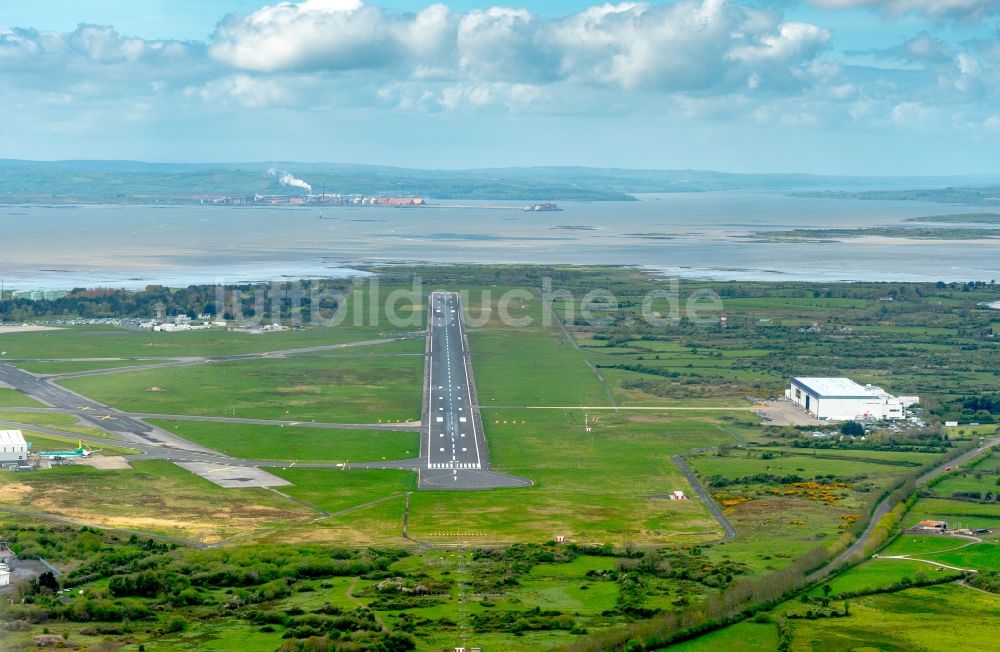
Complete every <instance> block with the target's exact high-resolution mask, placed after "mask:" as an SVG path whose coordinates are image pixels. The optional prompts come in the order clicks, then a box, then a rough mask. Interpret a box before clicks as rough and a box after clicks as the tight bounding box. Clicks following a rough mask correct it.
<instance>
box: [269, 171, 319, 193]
mask: <svg viewBox="0 0 1000 652" xmlns="http://www.w3.org/2000/svg"><path fill="white" fill-rule="evenodd" d="M267 176H269V177H278V183H280V184H281V185H283V186H292V187H293V188H302V189H303V190H307V191H309V192H312V189H313V187H312V186H311V185H309V184H308V183H306V182H305V181H303V180H302V179H297V178H295V177H294V176H292V173H291V172H285V171H284V170H275V169H274V168H271V169H270V170H268V171H267Z"/></svg>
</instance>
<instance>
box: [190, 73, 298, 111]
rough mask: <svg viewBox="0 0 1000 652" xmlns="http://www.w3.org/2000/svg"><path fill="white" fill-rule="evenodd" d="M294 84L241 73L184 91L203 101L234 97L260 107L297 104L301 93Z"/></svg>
mask: <svg viewBox="0 0 1000 652" xmlns="http://www.w3.org/2000/svg"><path fill="white" fill-rule="evenodd" d="M300 85H301V84H300ZM295 86H296V85H295V84H293V83H290V81H289V80H278V79H268V78H260V77H252V76H250V75H245V74H240V75H231V76H228V77H222V78H219V79H214V80H212V81H210V82H207V83H206V84H204V85H202V86H199V87H194V86H191V87H188V88H186V89H184V93H185V95H187V96H189V97H192V96H194V97H198V98H200V99H202V100H204V101H205V102H218V101H219V100H233V101H235V102H238V103H239V104H242V105H243V106H246V107H250V108H263V107H272V106H293V105H294V104H296V103H297V102H298V101H299V100H300V99H301V96H300V92H299V90H298V89H297V88H295Z"/></svg>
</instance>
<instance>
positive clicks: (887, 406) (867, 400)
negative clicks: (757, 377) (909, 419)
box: [785, 378, 920, 421]
mask: <svg viewBox="0 0 1000 652" xmlns="http://www.w3.org/2000/svg"><path fill="white" fill-rule="evenodd" d="M785 396H786V398H788V399H790V400H791V401H793V402H795V403H797V404H798V405H801V406H802V407H803V408H805V409H806V411H807V412H811V413H812V414H814V415H815V416H816V418H817V419H830V420H832V421H847V420H849V419H902V418H903V417H904V416H906V408H907V407H909V406H910V405H913V404H914V403H919V402H920V399H919V397H917V396H901V397H899V398H897V397H895V396H893V395H892V394H890V393H889V392H887V391H885V390H884V389H882V388H881V387H876V386H875V385H859V384H858V383H856V382H854V381H853V380H851V379H850V378H792V384H791V387H789V388H788V389H787V390H785Z"/></svg>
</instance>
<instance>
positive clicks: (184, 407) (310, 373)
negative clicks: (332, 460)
mask: <svg viewBox="0 0 1000 652" xmlns="http://www.w3.org/2000/svg"><path fill="white" fill-rule="evenodd" d="M422 374H423V358H421V357H419V356H392V357H378V358H375V357H372V358H355V357H345V358H330V359H326V358H313V357H294V358H287V359H280V358H273V359H268V358H261V359H260V360H246V361H238V362H219V363H210V364H203V365H195V366H184V367H169V368H164V369H153V370H148V371H131V372H127V373H120V374H111V375H105V376H91V377H86V378H72V379H67V380H65V381H63V383H62V384H63V385H64V386H66V387H68V388H69V389H72V390H73V391H76V392H80V393H81V394H84V395H86V396H90V397H92V398H94V399H96V400H98V401H101V402H103V403H106V404H109V405H112V406H114V407H117V408H120V409H123V410H127V411H130V412H148V413H156V414H187V415H201V416H234V415H235V416H239V417H251V418H259V419H286V420H287V419H293V420H296V421H331V422H345V423H368V422H372V423H374V422H376V421H378V420H383V421H419V419H420V403H421V389H420V388H421V386H422V384H421V378H422Z"/></svg>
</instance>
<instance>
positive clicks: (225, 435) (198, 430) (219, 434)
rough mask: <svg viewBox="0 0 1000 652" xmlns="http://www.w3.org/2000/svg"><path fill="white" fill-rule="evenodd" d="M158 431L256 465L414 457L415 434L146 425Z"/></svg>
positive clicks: (417, 446)
mask: <svg viewBox="0 0 1000 652" xmlns="http://www.w3.org/2000/svg"><path fill="white" fill-rule="evenodd" d="M150 423H154V424H156V425H158V426H160V427H162V428H165V429H167V430H169V431H170V432H173V433H176V434H178V435H180V436H181V437H184V438H185V439H189V440H191V441H193V442H195V443H197V444H200V445H202V446H206V447H208V448H212V449H215V450H218V451H222V452H223V453H226V454H227V455H233V456H235V457H242V458H246V459H255V460H286V461H289V462H295V461H314V462H372V461H378V460H397V459H407V458H410V457H416V456H417V455H418V454H419V452H420V435H419V434H418V433H415V432H393V431H379V430H346V429H334V428H324V429H320V428H304V427H298V428H296V427H294V426H260V425H242V424H232V423H211V422H204V421H200V422H199V421H165V420H159V419H156V420H151V421H150Z"/></svg>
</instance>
